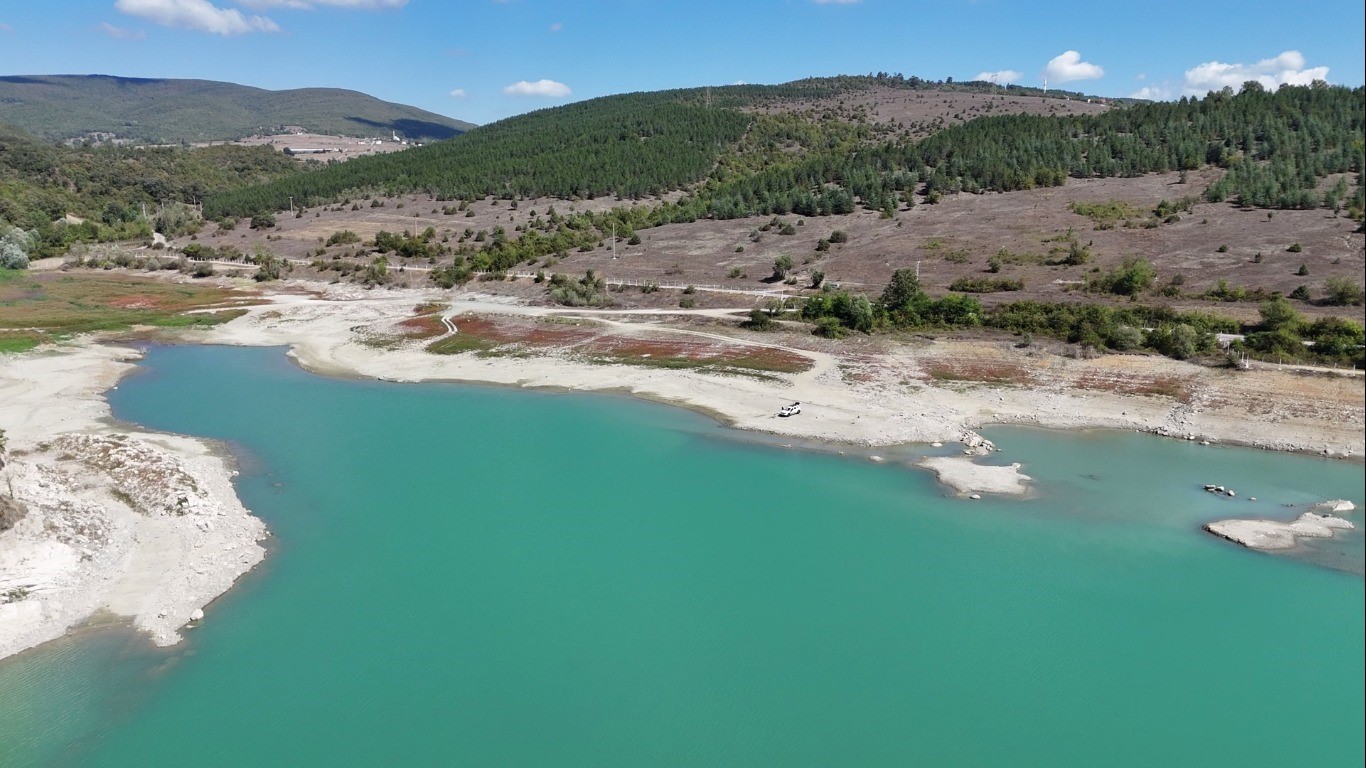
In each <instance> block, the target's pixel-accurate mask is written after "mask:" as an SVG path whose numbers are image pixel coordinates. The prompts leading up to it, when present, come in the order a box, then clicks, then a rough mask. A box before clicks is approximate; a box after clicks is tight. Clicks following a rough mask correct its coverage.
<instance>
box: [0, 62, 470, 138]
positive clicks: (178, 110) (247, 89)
mask: <svg viewBox="0 0 1366 768" xmlns="http://www.w3.org/2000/svg"><path fill="white" fill-rule="evenodd" d="M0 121H3V122H5V123H8V124H10V125H13V126H16V127H18V128H21V129H23V130H25V131H27V132H29V133H31V134H33V135H35V136H38V137H40V138H43V139H46V140H49V141H61V140H64V139H74V138H81V137H85V136H89V135H92V134H114V135H115V136H116V137H117V138H120V139H129V140H133V141H139V142H151V143H166V144H170V143H180V142H199V141H222V140H233V139H240V138H242V137H245V136H250V135H253V134H256V133H261V132H262V131H271V130H276V129H279V128H282V127H284V126H298V127H300V128H302V129H304V130H305V131H309V132H313V133H324V134H332V135H340V136H388V135H389V134H390V133H398V134H401V135H402V136H404V137H405V138H409V139H448V138H451V137H453V136H457V135H459V134H461V133H464V132H465V131H467V130H469V129H471V128H473V127H474V125H473V124H472V123H467V122H464V121H462V120H455V119H452V118H449V117H446V116H444V115H438V114H436V113H434V112H428V111H426V110H422V109H418V108H416V107H410V106H406V105H403V104H394V103H391V102H387V101H382V100H380V99H377V98H375V97H373V96H369V95H367V94H364V93H360V92H358V91H350V90H345V89H342V88H297V89H293V90H285V91H270V90H266V89H264V88H255V87H251V86H246V85H237V84H235V83H226V82H218V81H214V80H178V79H161V78H158V79H147V78H133V77H115V76H112V75H17V76H0Z"/></svg>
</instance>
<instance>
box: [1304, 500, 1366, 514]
mask: <svg viewBox="0 0 1366 768" xmlns="http://www.w3.org/2000/svg"><path fill="white" fill-rule="evenodd" d="M1356 508H1357V505H1355V504H1353V503H1352V502H1350V501H1348V500H1346V499H1332V500H1331V501H1320V502H1319V503H1317V504H1315V505H1314V506H1312V507H1310V508H1309V510H1310V511H1311V512H1351V511H1352V510H1354V509H1356Z"/></svg>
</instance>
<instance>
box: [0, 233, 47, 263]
mask: <svg viewBox="0 0 1366 768" xmlns="http://www.w3.org/2000/svg"><path fill="white" fill-rule="evenodd" d="M37 240H38V234H37V233H36V232H25V231H24V230H22V229H20V228H18V227H8V228H6V229H5V231H4V233H3V234H0V269H28V255H29V252H30V251H31V250H32V249H33V246H34V244H35V243H36V242H37Z"/></svg>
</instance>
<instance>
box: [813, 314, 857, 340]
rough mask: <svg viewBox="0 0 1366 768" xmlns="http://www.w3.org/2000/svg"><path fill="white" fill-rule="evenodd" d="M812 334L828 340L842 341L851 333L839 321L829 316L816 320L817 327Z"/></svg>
mask: <svg viewBox="0 0 1366 768" xmlns="http://www.w3.org/2000/svg"><path fill="white" fill-rule="evenodd" d="M811 332H812V333H814V334H816V335H817V336H821V337H824V338H827V339H842V338H844V337H845V336H846V335H848V333H849V331H847V330H845V328H844V326H843V325H841V324H840V321H839V320H837V319H836V318H834V317H830V316H828V315H827V316H826V317H822V318H820V319H818V320H816V327H815V328H814V329H812V331H811Z"/></svg>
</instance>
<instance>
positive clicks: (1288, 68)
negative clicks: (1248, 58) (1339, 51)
mask: <svg viewBox="0 0 1366 768" xmlns="http://www.w3.org/2000/svg"><path fill="white" fill-rule="evenodd" d="M1305 63H1306V62H1305V60H1304V55H1303V54H1301V53H1300V52H1299V51H1285V52H1284V53H1282V54H1281V55H1279V56H1275V57H1273V58H1270V59H1262V60H1261V61H1259V62H1257V63H1256V64H1225V63H1223V62H1221V61H1207V62H1205V63H1204V64H1199V65H1197V66H1195V67H1192V68H1191V69H1188V70H1186V81H1185V86H1184V87H1183V88H1182V91H1183V92H1184V93H1185V94H1186V95H1188V96H1203V95H1205V94H1206V93H1209V92H1210V91H1217V90H1219V89H1221V88H1223V87H1224V86H1229V87H1230V88H1233V89H1235V90H1237V89H1240V88H1242V87H1243V83H1246V82H1248V81H1249V80H1255V81H1256V82H1258V83H1261V84H1262V86H1263V87H1265V88H1267V89H1268V90H1272V91H1274V90H1276V89H1277V88H1280V87H1281V86H1282V85H1309V84H1310V83H1312V82H1314V81H1315V80H1327V79H1328V67H1306V66H1305Z"/></svg>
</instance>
